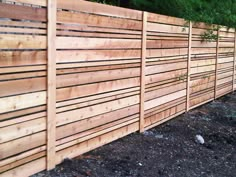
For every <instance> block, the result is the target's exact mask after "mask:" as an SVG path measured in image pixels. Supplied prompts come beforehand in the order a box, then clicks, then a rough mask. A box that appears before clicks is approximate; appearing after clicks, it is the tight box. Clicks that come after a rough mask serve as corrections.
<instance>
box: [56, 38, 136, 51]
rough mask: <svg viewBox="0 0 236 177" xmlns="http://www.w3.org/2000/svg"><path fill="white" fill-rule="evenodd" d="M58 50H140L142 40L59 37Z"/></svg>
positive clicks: (57, 40)
mask: <svg viewBox="0 0 236 177" xmlns="http://www.w3.org/2000/svg"><path fill="white" fill-rule="evenodd" d="M56 47H57V49H128V48H130V49H137V48H138V49H140V48H141V40H133V39H105V38H79V37H57V39H56Z"/></svg>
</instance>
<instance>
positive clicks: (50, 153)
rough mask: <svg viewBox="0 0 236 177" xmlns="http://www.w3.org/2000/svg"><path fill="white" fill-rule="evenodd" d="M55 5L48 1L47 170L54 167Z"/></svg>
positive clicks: (50, 0) (54, 2) (55, 3)
mask: <svg viewBox="0 0 236 177" xmlns="http://www.w3.org/2000/svg"><path fill="white" fill-rule="evenodd" d="M56 5H57V1H56V0H48V4H47V10H48V36H47V43H48V63H47V71H48V73H47V76H48V78H47V79H48V80H47V158H46V159H47V163H46V165H47V170H51V169H53V168H54V167H55V165H56V163H55V154H56V150H55V147H56V145H55V142H56V60H55V59H56V12H57V6H56Z"/></svg>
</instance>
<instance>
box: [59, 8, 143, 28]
mask: <svg viewBox="0 0 236 177" xmlns="http://www.w3.org/2000/svg"><path fill="white" fill-rule="evenodd" d="M57 22H58V23H64V24H80V25H89V26H91V25H92V26H96V27H104V26H105V27H109V28H115V29H128V30H140V31H141V30H142V23H141V21H134V20H130V19H121V18H112V17H107V16H98V15H93V14H86V13H72V12H66V11H58V12H57Z"/></svg>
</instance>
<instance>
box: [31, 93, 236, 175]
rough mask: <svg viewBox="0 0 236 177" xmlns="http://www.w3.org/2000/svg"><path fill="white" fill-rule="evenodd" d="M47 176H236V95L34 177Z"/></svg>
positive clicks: (132, 135) (66, 161)
mask: <svg viewBox="0 0 236 177" xmlns="http://www.w3.org/2000/svg"><path fill="white" fill-rule="evenodd" d="M197 134H199V135H201V136H202V137H203V138H204V140H205V143H204V144H199V143H196V142H195V136H196V135H197ZM44 176H45V177H87V176H88V177H236V93H234V94H229V95H227V96H225V97H222V98H220V99H218V100H216V101H214V102H211V103H209V104H206V105H204V106H202V107H200V108H197V109H194V110H192V111H190V112H189V113H188V114H183V115H181V116H179V117H178V118H176V119H173V120H171V121H169V122H167V123H164V124H162V125H160V126H158V127H156V128H153V129H151V130H149V131H146V132H145V133H144V134H139V133H134V134H131V135H129V136H127V137H124V138H122V139H120V140H118V141H115V142H112V143H110V144H108V145H105V146H103V147H100V148H98V149H96V150H94V151H92V152H89V153H87V154H84V155H82V156H80V157H77V158H75V159H73V160H65V162H63V163H62V164H60V165H58V166H57V167H56V169H55V170H52V171H50V172H41V173H39V174H36V175H34V176H33V177H44Z"/></svg>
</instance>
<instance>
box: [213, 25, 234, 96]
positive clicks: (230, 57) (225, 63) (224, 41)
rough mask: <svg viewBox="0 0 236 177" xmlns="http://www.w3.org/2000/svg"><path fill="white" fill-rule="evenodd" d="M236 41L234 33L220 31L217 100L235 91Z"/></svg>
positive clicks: (224, 30)
mask: <svg viewBox="0 0 236 177" xmlns="http://www.w3.org/2000/svg"><path fill="white" fill-rule="evenodd" d="M234 40H235V32H234V31H232V30H231V31H227V30H226V29H224V28H222V29H220V31H219V57H218V68H217V88H216V98H218V97H220V96H222V95H225V94H227V93H229V92H232V90H233V88H232V87H233V85H232V82H233V69H234V67H233V65H234Z"/></svg>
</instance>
